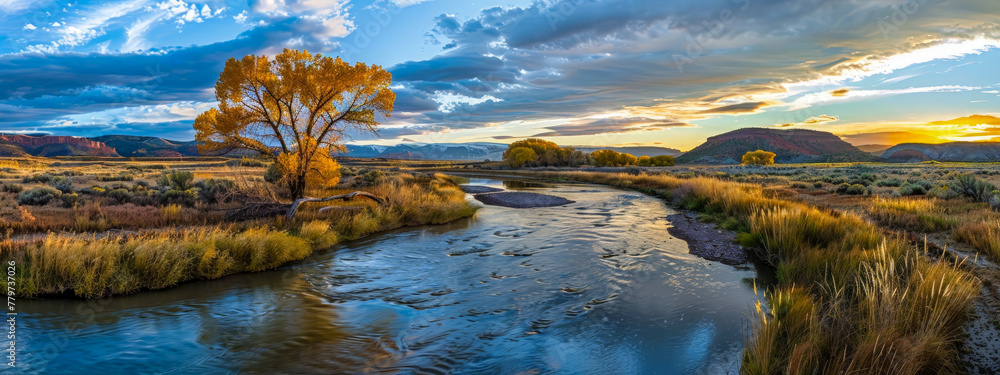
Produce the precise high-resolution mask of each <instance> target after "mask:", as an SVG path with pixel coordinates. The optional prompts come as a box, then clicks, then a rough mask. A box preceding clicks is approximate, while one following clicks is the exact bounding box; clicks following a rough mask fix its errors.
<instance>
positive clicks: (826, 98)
mask: <svg viewBox="0 0 1000 375" xmlns="http://www.w3.org/2000/svg"><path fill="white" fill-rule="evenodd" d="M979 89H980V88H979V87H974V86H960V85H943V86H928V87H909V88H905V89H891V90H853V91H848V92H845V93H844V94H843V95H839V96H837V95H828V94H826V93H813V94H806V95H803V96H801V97H799V98H797V99H795V100H794V101H792V102H791V103H790V104H789V110H791V111H794V110H799V109H804V108H809V107H811V106H813V105H817V104H825V103H829V102H834V101H843V100H851V99H859V98H876V97H884V96H894V95H905V94H920V93H931V92H962V91H973V90H979Z"/></svg>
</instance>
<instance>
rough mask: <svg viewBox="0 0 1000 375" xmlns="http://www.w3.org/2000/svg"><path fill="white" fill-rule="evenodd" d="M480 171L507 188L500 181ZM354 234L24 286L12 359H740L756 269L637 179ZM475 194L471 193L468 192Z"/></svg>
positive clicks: (409, 367) (656, 367) (613, 370)
mask: <svg viewBox="0 0 1000 375" xmlns="http://www.w3.org/2000/svg"><path fill="white" fill-rule="evenodd" d="M473 183H474V184H477V185H488V186H497V187H502V186H503V184H504V183H502V182H501V181H496V180H485V179H479V180H474V181H473ZM507 186H508V187H511V188H522V189H529V190H532V191H537V192H544V193H548V194H553V195H558V196H561V197H565V198H568V199H571V200H574V201H576V203H573V204H570V205H568V206H563V207H552V208H533V209H512V208H503V207H495V206H487V207H484V208H483V209H481V210H480V211H479V212H478V213H477V215H476V216H475V217H474V218H471V219H467V220H460V221H457V222H453V223H451V224H447V225H441V226H427V227H416V228H403V229H399V230H395V231H392V232H388V233H383V234H379V235H375V236H372V237H369V238H366V239H362V240H358V241H353V242H350V243H344V244H341V245H338V246H336V247H335V248H333V249H331V250H329V251H322V252H319V253H317V254H315V255H314V256H312V257H311V258H309V259H306V260H304V261H301V262H298V263H296V264H292V265H289V266H286V267H283V268H281V269H278V270H275V271H270V272H262V273H255V274H241V275H235V276H230V277H225V278H223V279H220V280H214V281H199V282H192V283H187V284H183V285H181V286H178V287H176V288H173V289H169V290H162V291H147V292H142V293H139V294H136V295H132V296H125V297H114V298H108V299H102V300H91V301H84V300H74V299H58V298H56V299H46V300H34V301H22V302H21V303H20V306H19V307H20V308H21V311H22V314H21V318H20V319H21V321H20V322H19V326H18V330H19V334H20V335H21V336H20V340H19V345H20V348H19V355H20V356H21V357H20V358H19V366H21V367H19V369H20V370H21V371H24V372H36V371H42V370H44V371H45V372H46V373H97V374H100V373H104V374H119V373H122V374H125V373H129V374H139V373H169V374H224V373H234V372H241V373H428V374H445V373H463V374H464V373H483V374H544V373H561V374H562V373H565V374H633V373H634V374H674V373H676V374H692V373H693V374H697V373H713V374H714V373H726V372H730V373H734V372H735V371H736V370H737V369H738V367H739V361H740V356H741V350H742V349H741V348H742V341H743V333H742V332H743V328H744V326H745V325H746V324H747V317H748V313H749V311H750V307H751V306H752V304H753V303H754V302H755V301H756V300H757V298H758V297H757V296H755V295H754V293H753V282H754V278H755V277H756V273H755V271H754V270H753V269H752V268H737V267H732V266H727V265H723V264H719V263H713V262H709V261H707V260H704V259H701V258H698V257H695V256H693V255H690V254H688V251H687V244H686V243H685V242H684V241H682V240H679V239H677V238H674V237H672V236H671V235H670V234H669V233H667V230H666V228H667V226H668V225H669V222H668V221H667V220H666V216H667V215H669V214H671V213H672V212H673V211H672V210H671V209H670V208H669V207H668V206H666V205H665V204H664V203H663V202H662V201H660V200H658V199H655V198H652V197H648V196H645V195H642V194H640V193H635V192H628V191H622V190H616V189H612V188H607V187H600V186H594V185H576V184H552V185H543V186H534V185H533V184H524V183H515V182H508V183H507ZM470 199H471V198H470Z"/></svg>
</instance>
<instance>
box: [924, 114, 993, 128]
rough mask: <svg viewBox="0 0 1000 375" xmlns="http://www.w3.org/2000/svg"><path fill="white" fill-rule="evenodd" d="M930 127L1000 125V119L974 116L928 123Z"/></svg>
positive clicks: (988, 116)
mask: <svg viewBox="0 0 1000 375" xmlns="http://www.w3.org/2000/svg"><path fill="white" fill-rule="evenodd" d="M927 124H928V125H966V126H975V125H1000V117H996V116H990V115H972V116H966V117H959V118H955V119H951V120H944V121H931V122H928V123H927Z"/></svg>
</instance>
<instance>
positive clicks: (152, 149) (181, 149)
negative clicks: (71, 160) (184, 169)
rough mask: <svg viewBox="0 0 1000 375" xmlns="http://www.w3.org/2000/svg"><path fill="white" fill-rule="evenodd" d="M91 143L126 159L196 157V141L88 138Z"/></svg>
mask: <svg viewBox="0 0 1000 375" xmlns="http://www.w3.org/2000/svg"><path fill="white" fill-rule="evenodd" d="M89 139H90V140H92V141H97V142H102V143H104V144H106V145H108V146H109V147H113V148H114V149H115V150H117V152H118V154H119V155H121V156H126V157H140V156H156V157H178V156H198V155H199V154H198V147H197V146H198V142H197V141H188V142H181V141H172V140H169V139H163V138H157V137H143V136H136V135H104V136H100V137H93V138H89Z"/></svg>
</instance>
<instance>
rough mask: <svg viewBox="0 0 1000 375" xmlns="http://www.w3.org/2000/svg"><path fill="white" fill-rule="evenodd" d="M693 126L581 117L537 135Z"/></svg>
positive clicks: (628, 131) (681, 123) (677, 122)
mask: <svg viewBox="0 0 1000 375" xmlns="http://www.w3.org/2000/svg"><path fill="white" fill-rule="evenodd" d="M691 126H693V125H691V124H686V123H683V122H679V121H670V120H663V119H652V118H645V117H626V118H598V119H579V120H575V121H573V122H570V123H567V124H564V125H553V126H546V127H544V128H543V129H545V130H547V131H545V132H543V133H539V134H536V135H535V136H538V137H570V136H586V135H600V134H622V133H636V132H643V131H652V130H664V129H669V128H678V127H691ZM494 138H496V137H494Z"/></svg>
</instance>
